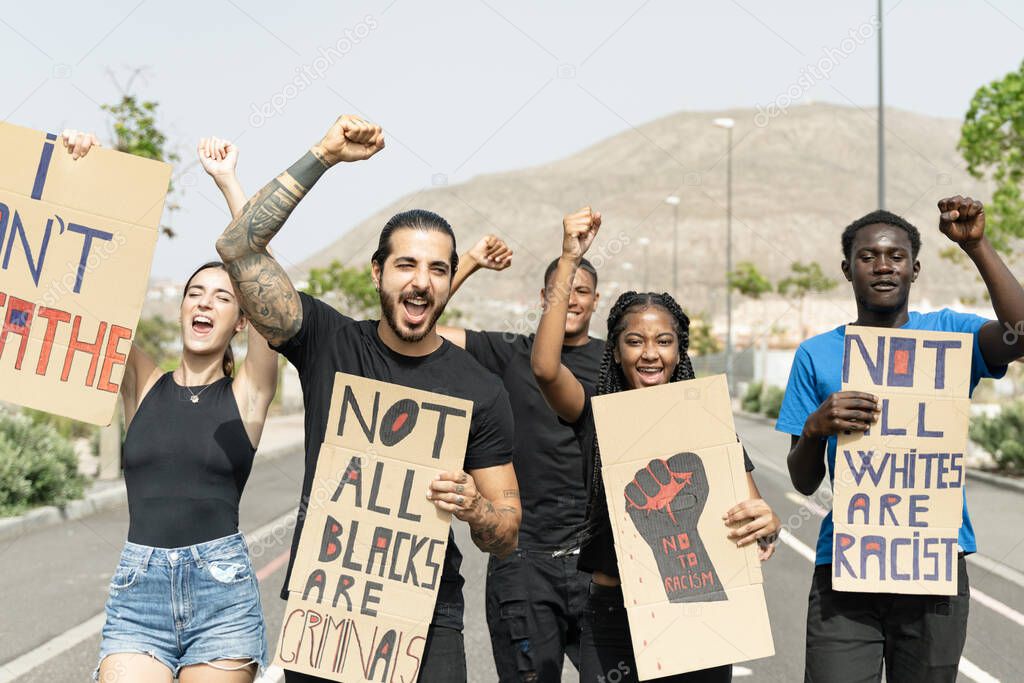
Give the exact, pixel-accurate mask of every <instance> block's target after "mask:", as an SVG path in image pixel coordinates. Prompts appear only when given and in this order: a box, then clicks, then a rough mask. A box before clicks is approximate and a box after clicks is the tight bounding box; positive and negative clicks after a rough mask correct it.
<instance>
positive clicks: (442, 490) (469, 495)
mask: <svg viewBox="0 0 1024 683" xmlns="http://www.w3.org/2000/svg"><path fill="white" fill-rule="evenodd" d="M427 500H429V501H431V502H432V503H433V504H434V505H436V506H437V507H438V508H439V509H441V510H444V511H445V512H450V513H452V514H453V515H455V516H456V517H458V518H459V519H461V520H462V521H464V522H469V521H471V520H472V519H473V518H474V517H475V516H476V515H478V514H479V512H480V508H481V504H482V503H483V502H484V501H483V496H482V495H481V494H480V492H479V491H477V489H476V482H475V481H473V477H472V476H470V475H469V474H466V473H465V472H462V471H459V472H442V473H441V474H439V475H437V477H435V478H434V480H433V481H432V482H430V487H429V489H428V490H427Z"/></svg>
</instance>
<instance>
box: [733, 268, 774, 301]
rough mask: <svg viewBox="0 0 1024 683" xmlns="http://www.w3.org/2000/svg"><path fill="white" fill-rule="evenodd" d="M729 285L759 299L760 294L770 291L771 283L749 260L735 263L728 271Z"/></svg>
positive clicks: (741, 292) (752, 297)
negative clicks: (731, 269)
mask: <svg viewBox="0 0 1024 683" xmlns="http://www.w3.org/2000/svg"><path fill="white" fill-rule="evenodd" d="M729 287H731V288H732V289H733V291H736V292H739V293H740V294H742V295H743V296H747V297H750V298H751V299H760V298H761V295H762V294H767V293H768V292H770V291H772V283H771V282H770V281H769V280H768V278H766V277H765V276H764V275H762V274H761V271H759V270H758V269H757V266H755V265H754V264H753V263H752V262H750V261H741V262H739V263H737V264H736V268H734V269H733V271H732V272H731V273H729Z"/></svg>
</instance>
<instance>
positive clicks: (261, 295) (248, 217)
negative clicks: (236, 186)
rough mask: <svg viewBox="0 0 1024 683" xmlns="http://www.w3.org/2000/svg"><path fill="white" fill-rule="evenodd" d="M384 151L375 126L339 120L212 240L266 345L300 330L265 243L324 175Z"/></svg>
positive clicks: (294, 303) (291, 291)
mask: <svg viewBox="0 0 1024 683" xmlns="http://www.w3.org/2000/svg"><path fill="white" fill-rule="evenodd" d="M383 147H384V136H383V133H382V132H381V129H380V126H377V125H374V124H372V123H368V122H366V121H363V120H362V119H360V118H357V117H354V116H342V117H340V118H339V119H338V120H337V121H335V122H334V125H333V126H331V129H330V130H328V131H327V134H326V135H325V136H324V137H323V139H322V140H321V141H320V142H319V143H318V144H316V145H314V146H313V147H312V148H310V150H309V151H308V152H307V153H306V154H304V155H303V156H302V158H301V159H299V160H298V161H296V162H295V163H294V164H292V165H291V167H289V168H288V170H287V171H285V172H284V173H282V174H281V175H279V176H278V177H277V178H275V179H274V180H272V181H270V183H268V184H267V185H266V186H265V187H264V188H263V189H262V190H260V191H259V192H258V193H256V195H254V196H253V197H252V198H251V199H250V200H249V201H248V202H246V204H245V206H244V207H243V209H242V213H241V214H240V215H239V216H237V217H236V218H234V219H233V220H232V221H231V223H230V224H229V225H228V227H227V229H226V230H225V231H224V234H222V235H221V236H220V239H218V240H217V253H219V254H220V257H221V259H223V261H224V263H225V265H226V266H227V269H228V273H229V274H230V275H231V279H232V281H234V283H235V286H236V288H237V289H238V293H239V295H240V296H241V304H242V310H244V311H245V313H246V315H247V316H248V317H249V321H250V322H251V323H252V324H253V326H254V327H255V328H256V330H257V331H258V332H259V333H260V334H261V335H262V336H263V337H264V338H265V339H266V340H267V341H268V342H270V343H272V344H281V343H283V342H285V341H287V340H288V339H291V338H292V337H293V336H295V333H296V332H298V330H299V328H300V327H301V326H302V305H301V303H300V302H299V296H298V293H297V292H296V291H295V285H293V284H292V281H291V280H290V279H289V278H288V275H287V273H285V271H284V268H282V267H281V265H280V264H279V263H278V262H277V260H276V259H274V258H273V257H272V256H271V255H270V254H269V253H268V252H267V245H268V244H269V243H270V240H271V239H272V238H273V237H274V235H276V234H277V232H278V231H279V230H280V229H281V227H282V226H283V225H284V223H285V221H286V220H288V216H290V215H291V213H292V211H293V210H294V209H295V207H296V206H297V205H298V203H299V201H300V200H301V199H302V198H303V197H305V196H306V193H308V192H309V190H310V189H312V187H313V185H314V184H315V183H316V181H317V180H319V179H320V176H322V175H323V174H324V173H325V172H326V171H327V169H329V168H330V167H331V166H334V165H335V164H337V163H339V162H342V161H358V160H361V159H368V158H369V157H371V156H373V155H374V154H376V153H377V152H378V151H380V150H381V149H383Z"/></svg>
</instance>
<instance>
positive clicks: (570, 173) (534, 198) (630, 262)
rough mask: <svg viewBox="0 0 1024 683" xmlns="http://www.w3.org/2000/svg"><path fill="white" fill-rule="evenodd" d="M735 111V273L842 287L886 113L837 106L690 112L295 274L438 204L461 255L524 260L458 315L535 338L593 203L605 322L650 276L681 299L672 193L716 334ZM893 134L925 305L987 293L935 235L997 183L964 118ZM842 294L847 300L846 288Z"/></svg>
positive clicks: (471, 293) (409, 203) (890, 172)
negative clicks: (972, 149) (942, 210)
mask: <svg viewBox="0 0 1024 683" xmlns="http://www.w3.org/2000/svg"><path fill="white" fill-rule="evenodd" d="M722 116H728V117H731V118H733V119H735V121H736V126H735V128H734V129H733V136H734V137H733V140H734V143H733V155H732V167H733V207H734V208H733V222H732V228H733V262H734V263H736V262H739V261H753V262H754V263H755V264H756V265H757V266H758V268H759V269H760V270H761V271H762V272H763V273H765V274H766V275H768V276H769V278H771V279H772V280H777V279H778V278H780V277H782V276H784V275H785V274H786V273H787V272H788V269H789V267H790V264H791V263H794V262H807V261H818V262H819V263H820V264H821V266H822V268H823V269H824V270H825V272H826V273H828V274H830V275H831V276H833V277H835V278H837V279H839V280H841V279H842V274H841V272H840V271H839V262H840V261H841V259H842V254H841V251H840V246H839V237H840V233H841V232H842V229H843V227H844V226H846V225H847V224H849V223H850V222H852V221H853V220H854V219H856V218H857V217H859V216H861V215H863V214H864V213H867V212H868V211H870V210H872V209H874V208H876V202H877V194H876V193H877V190H876V187H877V178H876V170H875V169H876V153H877V152H876V124H875V112H874V110H865V109H861V108H858V107H844V106H837V105H831V104H808V105H802V106H793V107H790V108H789V109H788V110H785V111H784V112H783V113H780V114H779V115H778V116H776V117H775V118H773V119H771V120H765V119H766V116H765V113H764V112H761V113H758V112H757V111H755V110H750V109H745V110H731V111H716V112H680V113H676V114H672V115H670V116H666V117H664V118H661V119H658V120H656V121H652V122H650V123H647V124H644V125H642V126H640V127H638V128H636V129H629V130H626V131H624V132H622V133H619V134H618V135H615V136H613V137H610V138H608V139H606V140H602V141H601V142H599V143H597V144H594V145H592V146H591V147H588V148H587V149H584V150H582V151H580V152H578V153H577V154H574V155H572V156H570V157H567V158H565V159H562V160H559V161H555V162H552V163H548V164H544V165H542V166H537V167H533V168H526V169H521V170H515V171H509V172H504V173H494V174H488V175H483V176H479V177H476V178H473V179H472V180H470V181H468V182H465V183H462V184H458V185H452V186H447V187H436V188H431V189H427V190H424V191H422V192H419V193H416V194H414V195H409V196H406V197H402V198H401V199H399V200H397V201H395V202H393V203H392V204H390V205H388V206H386V207H383V208H382V209H381V210H380V211H378V212H377V213H376V214H374V215H373V216H370V217H369V218H368V219H367V220H365V221H363V222H362V223H360V224H358V225H356V226H355V227H353V228H352V229H351V230H350V231H348V232H347V233H346V234H345V235H344V236H342V237H341V238H340V239H338V240H337V241H336V242H334V243H333V244H331V245H329V246H328V247H326V248H324V249H321V250H319V251H318V252H317V254H316V255H315V256H313V257H311V258H309V259H308V260H307V261H305V262H304V263H302V264H301V265H300V267H299V269H298V270H299V271H305V270H308V268H310V267H316V266H323V265H326V264H327V263H329V262H330V261H331V260H333V259H339V260H342V262H344V263H347V264H351V265H361V264H364V263H366V262H367V261H368V260H369V257H370V254H371V253H372V251H373V249H374V247H375V246H376V242H377V234H378V233H379V231H380V228H381V227H382V226H383V225H384V223H385V222H386V220H387V218H388V217H390V216H391V215H393V214H394V213H396V212H398V211H401V210H404V209H407V208H412V207H414V206H415V207H419V208H425V209H430V210H432V211H436V212H437V213H439V214H441V215H442V216H445V217H446V218H447V219H448V220H449V221H450V222H451V224H452V225H453V226H454V227H455V230H456V233H457V235H458V240H459V246H460V251H465V249H466V248H468V247H469V246H470V245H471V244H472V243H474V242H475V241H476V240H477V239H479V238H480V237H481V236H482V235H484V234H486V233H494V234H497V235H499V236H500V237H502V238H503V239H504V240H506V241H507V242H508V243H509V244H510V245H511V246H512V248H513V249H514V250H515V257H514V259H513V266H512V268H510V269H509V270H507V271H504V272H502V273H491V272H487V271H481V272H480V273H478V274H477V275H475V276H474V277H473V278H471V280H470V281H469V282H468V283H467V285H466V287H465V288H464V289H463V291H461V292H459V294H458V296H457V298H456V299H455V300H453V303H452V305H453V306H454V307H455V308H457V309H459V310H460V311H462V312H464V313H466V314H467V321H468V322H469V323H471V324H473V325H477V326H481V327H486V328H488V329H497V330H511V331H529V330H532V329H533V328H534V327H535V323H536V319H537V312H536V302H537V300H538V292H539V289H540V287H541V274H542V273H543V270H544V267H545V266H546V265H547V264H548V262H550V261H551V260H552V259H553V258H555V257H556V256H557V255H558V253H559V245H560V243H561V237H560V231H561V217H562V215H563V213H565V212H568V211H572V210H575V209H577V208H578V207H580V206H582V205H586V204H590V205H592V206H593V207H594V208H596V209H599V210H600V211H601V212H602V213H603V215H604V222H603V226H602V228H601V233H600V235H599V236H598V238H597V242H595V244H594V247H593V248H592V250H591V255H590V256H591V257H592V260H595V261H600V262H599V263H598V264H597V265H598V266H599V275H600V279H601V282H600V287H599V289H600V291H601V292H602V295H603V296H602V304H603V305H602V306H601V310H600V311H599V317H603V316H604V315H606V314H607V310H608V308H609V306H610V305H611V303H612V301H614V298H615V296H616V295H617V294H618V293H620V292H621V291H623V290H624V289H630V288H632V289H640V288H642V286H643V284H644V271H645V270H646V271H647V288H648V289H654V290H658V291H662V290H669V289H671V286H672V275H671V274H672V235H673V207H672V206H670V205H667V204H666V203H665V198H666V197H668V196H669V195H675V196H678V197H679V198H680V200H681V201H680V204H679V206H678V240H679V247H678V264H679V268H678V271H679V272H678V279H679V289H680V294H681V295H680V296H679V297H678V299H679V301H680V303H681V304H682V306H683V308H684V309H685V310H687V311H688V312H690V313H691V314H693V315H696V314H700V313H701V312H705V313H706V314H708V315H710V316H711V317H712V318H713V319H715V320H716V325H717V323H718V321H720V320H721V319H722V318H723V316H724V292H725V288H724V280H725V247H726V206H725V205H726V146H727V145H726V131H725V130H722V129H719V128H715V127H713V126H712V125H711V121H712V119H714V118H716V117H722ZM757 124H765V125H757ZM885 126H886V162H887V165H886V175H887V208H889V209H890V210H892V211H894V212H896V213H899V214H901V215H903V216H904V217H906V218H907V219H908V220H910V221H911V222H912V223H914V224H915V225H917V226H918V227H919V229H920V230H921V232H922V236H923V242H924V246H923V249H922V254H921V260H922V262H923V268H922V272H921V276H920V278H919V280H918V282H917V284H916V285H915V294H914V297H915V301H919V300H922V299H926V300H927V301H929V302H930V303H931V304H953V303H955V302H956V301H957V300H958V299H959V298H960V297H961V296H963V295H965V294H970V295H977V294H980V292H981V289H980V286H979V284H978V283H977V281H976V279H975V277H974V275H973V274H972V273H970V272H968V271H966V270H964V269H963V268H960V267H957V266H954V265H952V264H950V263H949V262H948V261H945V260H943V259H941V258H940V257H939V251H940V250H941V249H943V248H945V247H946V246H947V245H948V244H949V242H948V241H947V240H946V238H945V237H944V236H943V235H942V234H941V233H939V231H938V228H937V220H938V212H937V210H936V208H935V202H936V201H937V200H938V199H939V198H941V197H944V196H947V195H951V194H969V195H971V196H975V197H978V198H980V199H982V200H984V199H987V198H988V197H990V196H991V191H990V187H989V185H988V184H986V183H981V182H978V181H976V180H974V179H973V178H971V177H970V176H969V175H968V174H967V172H966V171H965V170H964V168H965V164H964V163H963V160H962V159H961V158H960V156H959V154H958V153H957V150H956V143H957V140H958V139H959V122H958V121H956V120H953V119H942V118H935V117H929V116H925V115H922V114H916V113H911V112H906V111H900V110H887V111H886V116H885ZM641 237H646V238H647V239H648V240H650V242H649V244H648V246H646V247H644V246H642V241H641V240H640V238H641ZM645 262H646V266H645ZM831 297H834V298H844V299H849V292H848V289H847V288H846V285H845V283H843V282H841V284H840V287H839V288H838V289H836V290H834V292H833V294H832V295H831ZM735 300H736V297H734V301H735ZM809 308H811V309H813V308H814V306H811V307H809ZM744 310H745V311H747V310H750V306H747V307H745V309H744ZM809 322H811V323H812V326H813V323H814V320H810V321H809ZM598 327H599V328H601V330H603V324H602V325H599V326H598ZM595 331H600V330H595Z"/></svg>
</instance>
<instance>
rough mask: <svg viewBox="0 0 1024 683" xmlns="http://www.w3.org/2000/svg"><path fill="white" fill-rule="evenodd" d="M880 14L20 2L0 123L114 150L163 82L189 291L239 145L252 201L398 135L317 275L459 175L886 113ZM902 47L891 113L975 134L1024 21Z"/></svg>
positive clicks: (173, 271)
mask: <svg viewBox="0 0 1024 683" xmlns="http://www.w3.org/2000/svg"><path fill="white" fill-rule="evenodd" d="M87 7H88V8H90V9H88V10H87V9H86V8H87ZM875 12H876V3H875V2H874V1H873V0H857V1H854V0H842V1H840V0H790V1H784V0H778V1H776V2H771V3H768V2H763V1H756V0H740V1H739V2H735V1H730V0H716V1H714V2H711V1H705V2H682V1H679V0H647V1H638V0H627V1H624V2H614V3H613V2H595V1H594V0H589V1H583V0H579V1H573V2H558V3H555V2H511V1H505V0H502V1H499V0H486V1H484V0H462V1H461V2H449V1H443V2H442V1H438V0H432V1H431V2H424V1H422V0H420V1H416V0H383V1H381V2H343V3H342V2H330V3H327V2H315V3H314V2H285V3H282V2H279V1H277V2H264V1H262V0H261V1H258V2H244V1H243V0H205V1H204V2H194V1H193V0H183V1H179V2H175V3H167V2H156V1H155V0H143V1H142V2H139V0H128V1H123V2H121V1H111V0H108V1H107V2H104V3H102V4H100V3H71V2H39V3H17V4H13V3H8V4H5V6H4V10H3V14H2V17H0V58H2V61H3V64H4V65H5V68H4V78H3V84H4V94H5V97H4V101H3V103H2V104H0V115H2V116H3V117H4V119H5V120H7V121H10V122H12V123H17V124H20V125H24V126H30V127H33V128H38V129H45V130H51V131H59V130H60V129H61V128H63V127H66V126H70V127H75V128H82V129H91V130H96V131H98V132H100V134H101V137H103V138H105V139H109V131H108V125H109V124H108V121H107V119H106V117H105V115H104V113H103V112H102V111H101V110H100V108H99V104H100V103H106V102H114V101H116V100H117V99H118V98H119V91H118V88H117V86H116V85H115V84H114V82H113V81H112V79H111V76H110V73H113V74H114V75H115V76H116V77H117V78H118V79H119V80H121V81H122V82H123V81H124V80H125V79H126V78H127V76H128V75H129V74H130V72H131V70H132V69H133V68H135V67H145V68H146V71H145V75H144V76H143V77H142V78H141V79H139V80H137V81H136V84H135V90H136V92H137V94H138V95H139V96H140V97H143V98H148V99H155V100H158V101H159V102H160V118H159V121H160V125H161V127H162V128H163V129H164V130H165V131H166V132H167V134H168V135H169V137H170V139H171V141H172V143H173V144H174V145H175V146H176V147H177V148H178V151H179V152H180V153H181V155H182V163H181V164H179V167H178V168H177V169H176V173H177V174H178V176H179V178H178V184H179V185H180V186H182V187H183V189H184V194H183V195H182V196H181V197H180V198H179V199H180V202H181V205H182V209H181V210H180V211H178V212H177V213H175V214H174V215H173V216H172V217H171V222H172V225H173V227H174V228H175V229H176V230H177V231H178V233H179V236H178V237H177V238H176V239H173V240H168V239H166V238H161V240H160V244H159V246H158V247H157V252H156V257H155V260H154V263H153V275H154V276H158V277H165V276H166V277H174V278H183V277H184V276H186V275H187V274H188V273H189V272H191V270H192V269H193V267H194V266H195V265H197V264H198V263H200V262H202V261H205V260H207V259H208V258H209V257H211V256H213V255H214V250H213V242H214V240H215V238H216V236H217V235H218V234H219V233H220V231H221V230H222V229H223V227H224V225H225V224H226V222H227V214H226V210H225V209H224V208H223V205H222V201H221V200H220V197H219V194H218V193H217V191H216V189H215V188H214V187H213V184H212V182H211V181H210V180H209V179H208V178H207V177H206V176H205V174H204V173H203V172H202V170H201V169H200V168H199V167H198V166H193V167H191V168H189V165H190V164H191V163H192V161H193V159H194V158H195V153H194V148H195V142H196V141H197V140H198V138H200V137H201V136H204V135H219V136H222V137H228V138H232V139H234V140H235V141H236V142H237V143H238V145H239V147H240V148H241V161H240V164H239V166H240V172H239V175H240V177H241V179H242V182H243V185H244V186H245V188H246V190H247V191H248V192H249V193H252V192H255V191H256V190H258V189H259V187H260V186H262V185H263V184H264V183H265V182H267V181H268V180H269V179H270V178H272V177H273V176H274V175H276V174H277V173H278V172H280V171H281V170H283V169H284V168H286V167H287V166H288V165H290V164H291V162H292V161H294V160H295V159H296V158H298V157H299V156H301V154H302V153H303V152H304V151H305V150H306V149H307V148H308V147H309V146H310V145H311V144H312V143H314V142H316V141H317V140H318V139H319V138H320V136H321V135H322V134H323V132H324V131H325V130H326V129H327V127H328V126H329V125H330V123H331V122H332V121H333V120H334V118H335V117H336V116H337V115H339V114H342V113H359V114H362V115H364V116H366V117H369V118H371V119H373V120H375V121H378V122H379V123H381V124H382V125H383V126H384V127H385V129H386V131H387V134H388V138H387V140H388V148H387V149H386V150H385V151H384V152H382V153H381V154H380V155H379V156H378V157H376V158H374V159H373V160H371V161H370V162H367V163H365V164H357V165H352V166H349V165H346V166H344V167H342V168H339V169H335V170H333V171H332V172H331V173H330V174H329V176H328V177H327V178H325V179H324V180H322V181H321V183H320V185H318V187H317V188H316V189H315V190H314V192H313V193H312V194H311V195H310V196H309V198H307V200H305V201H304V202H303V204H302V205H301V206H300V207H299V209H298V210H297V211H296V213H295V216H294V221H293V222H292V223H290V224H289V225H288V226H286V228H285V229H284V231H283V232H282V233H281V235H280V236H279V237H278V239H276V240H275V242H274V245H275V247H276V249H277V253H278V254H279V255H280V256H281V257H282V259H283V260H286V261H288V262H297V261H300V260H301V259H303V258H304V257H306V256H308V255H310V254H311V253H313V252H315V251H316V250H317V249H319V248H321V247H323V246H325V245H327V244H329V243H330V242H332V241H333V240H334V239H336V238H337V237H338V236H339V235H341V234H342V233H344V232H345V231H346V230H348V229H349V228H350V227H352V226H353V225H354V224H356V223H357V222H359V221H360V220H361V219H363V218H364V217H366V216H367V215H369V214H370V213H372V212H374V211H375V210H377V209H379V208H380V207H382V206H383V205H384V204H386V203H388V202H390V201H392V200H394V199H396V198H398V197H399V196H401V195H404V194H407V193H409V192H415V191H417V190H419V189H422V188H428V187H430V186H431V185H432V183H437V182H442V178H446V182H448V183H449V184H455V183H460V182H464V181H465V180H468V179H469V178H471V177H473V176H475V175H478V174H481V173H489V172H494V171H502V170H507V169H514V168H520V167H523V166H530V165H536V164H541V163H544V162H547V161H550V160H553V159H558V158H561V157H564V156H566V155H568V154H571V153H573V152H575V151H578V150H580V149H582V148H584V147H587V146H589V145H591V144H594V143H596V142H598V141H600V140H601V139H603V138H605V137H607V136H610V135H613V134H615V133H617V132H620V131H622V130H625V129H627V128H628V127H629V126H637V125H640V124H643V123H645V122H647V121H650V120H652V119H656V118H659V117H662V116H665V115H667V114H670V113H673V112H676V111H680V110H718V109H730V108H754V107H757V106H762V107H764V106H768V105H769V104H770V103H772V102H776V101H779V98H782V100H783V101H784V100H785V99H786V98H790V97H794V98H795V99H796V101H799V102H807V101H811V100H813V101H828V102H833V103H839V104H854V103H855V104H857V105H861V106H865V107H873V106H874V105H875V103H876V87H877V86H876V67H877V60H876V49H877V43H876V40H877V32H876V29H875V27H874V25H873V23H872V22H873V17H874V16H875ZM884 42H885V50H886V56H885V59H886V76H885V78H886V103H887V104H888V105H891V106H894V107H900V108H903V109H909V110H913V111H916V112H921V113H926V114H932V115H937V116H947V117H956V118H961V117H962V116H963V113H964V111H965V110H966V108H967V105H968V102H969V101H970V97H971V95H972V94H973V93H974V91H975V89H976V88H977V87H978V86H979V85H980V84H982V83H986V82H988V81H991V80H993V79H996V78H999V77H1001V76H1003V75H1004V74H1005V73H1006V72H1008V71H1010V70H1012V69H1015V68H1016V67H1017V66H1018V64H1019V63H1020V61H1021V59H1022V57H1024V50H1022V49H1021V46H1022V45H1024V3H1021V2H1019V0H960V1H955V0H887V1H886V2H885V21H884ZM812 65H813V66H816V69H814V70H808V68H807V67H808V66H812ZM824 68H828V69H829V70H830V71H829V73H828V74H827V77H826V75H825V74H823V73H822V71H821V70H819V69H824ZM715 132H719V133H720V131H715V130H714V129H711V128H709V131H708V134H714V133H715ZM568 208H572V207H568Z"/></svg>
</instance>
